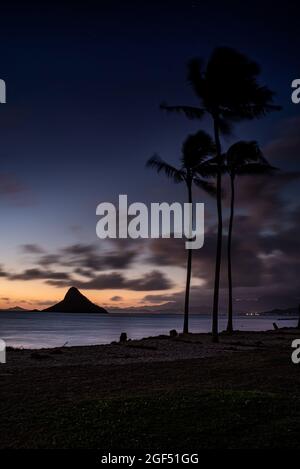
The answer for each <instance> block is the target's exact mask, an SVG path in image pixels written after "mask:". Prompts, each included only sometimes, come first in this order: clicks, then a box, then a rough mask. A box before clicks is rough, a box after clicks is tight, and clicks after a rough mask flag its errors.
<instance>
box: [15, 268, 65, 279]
mask: <svg viewBox="0 0 300 469" xmlns="http://www.w3.org/2000/svg"><path fill="white" fill-rule="evenodd" d="M9 279H10V280H49V279H51V280H69V279H70V275H69V274H68V273H65V272H53V271H50V270H41V269H37V268H33V269H26V270H24V272H21V273H17V274H11V275H9Z"/></svg>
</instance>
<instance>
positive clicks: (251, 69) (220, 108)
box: [161, 47, 280, 342]
mask: <svg viewBox="0 0 300 469" xmlns="http://www.w3.org/2000/svg"><path fill="white" fill-rule="evenodd" d="M259 73H260V68H259V66H258V64H257V63H256V62H253V61H252V60H249V59H248V58H247V57H246V56H245V55H243V54H241V53H239V52H237V51H235V50H234V49H231V48H227V47H219V48H216V49H215V50H214V51H213V53H212V55H211V57H210V59H209V61H208V63H207V64H206V67H204V66H203V62H202V61H201V60H199V59H193V60H191V61H190V62H189V64H188V80H189V82H190V84H191V85H192V88H193V90H194V92H195V94H196V97H197V98H198V99H199V101H200V106H182V105H180V106H168V105H166V104H162V105H161V108H163V109H165V110H167V111H173V112H179V113H183V114H184V115H185V116H186V117H188V118H189V119H202V117H203V116H204V115H205V114H208V115H210V116H211V118H212V124H213V131H214V139H215V143H216V155H217V162H218V164H217V214H218V232H217V249H216V267H215V282H214V299H213V312H212V314H213V317H212V336H213V341H214V342H218V312H219V288H220V271H221V256H222V231H223V220H222V170H221V168H222V149H221V134H229V133H230V130H231V124H232V123H233V122H237V121H240V120H243V119H254V118H258V117H262V116H264V115H265V114H266V113H268V112H271V111H274V110H279V109H280V108H279V106H275V105H274V104H273V96H274V93H273V92H272V91H271V90H269V89H268V88H267V87H266V86H261V85H260V84H259V83H258V81H257V77H258V75H259Z"/></svg>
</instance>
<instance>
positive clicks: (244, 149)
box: [226, 140, 267, 170]
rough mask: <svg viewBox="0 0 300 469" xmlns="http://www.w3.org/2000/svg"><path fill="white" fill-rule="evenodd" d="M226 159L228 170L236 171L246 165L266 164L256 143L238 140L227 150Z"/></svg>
mask: <svg viewBox="0 0 300 469" xmlns="http://www.w3.org/2000/svg"><path fill="white" fill-rule="evenodd" d="M226 159H227V164H228V167H229V169H233V170H235V169H237V168H238V167H240V166H243V165H245V164H247V163H251V162H256V163H258V162H259V163H263V162H264V163H267V161H266V159H265V158H264V156H263V154H262V152H261V150H260V148H259V146H258V143H257V142H255V141H244V140H240V141H238V142H236V143H234V144H233V145H231V147H229V149H228V150H227V153H226Z"/></svg>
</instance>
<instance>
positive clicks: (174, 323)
mask: <svg viewBox="0 0 300 469" xmlns="http://www.w3.org/2000/svg"><path fill="white" fill-rule="evenodd" d="M274 321H278V323H279V325H280V327H283V326H294V325H296V323H297V319H296V318H295V319H294V320H292V319H291V320H287V319H285V320H282V319H280V318H278V317H267V318H266V317H257V316H256V317H245V316H238V317H237V318H236V320H235V328H236V329H239V330H245V331H246V330H252V331H254V330H256V331H262V330H268V329H272V328H273V327H272V323H273V322H274ZM225 326H226V317H225V316H223V317H221V318H220V330H222V329H224V328H225ZM210 327H211V319H210V316H208V315H203V314H191V316H190V330H191V332H208V331H209V330H210ZM170 329H177V330H178V331H181V329H182V315H181V314H163V313H159V314H158V313H155V314H153V313H152V314H151V313H134V314H114V313H111V314H109V315H104V316H100V315H96V314H64V313H42V314H41V313H22V312H7V313H3V312H1V313H0V338H1V339H4V340H5V341H6V344H7V345H8V346H13V347H22V348H43V347H57V346H62V345H64V344H67V345H68V346H71V345H94V344H106V343H110V342H112V341H113V340H118V339H119V337H120V334H121V332H126V333H127V336H128V338H131V339H140V338H143V337H149V336H154V335H159V334H168V333H169V330H170Z"/></svg>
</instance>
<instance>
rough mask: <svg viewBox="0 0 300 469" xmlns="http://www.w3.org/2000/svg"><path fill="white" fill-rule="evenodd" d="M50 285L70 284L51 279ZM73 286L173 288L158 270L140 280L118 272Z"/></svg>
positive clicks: (144, 288) (122, 288) (96, 288)
mask: <svg viewBox="0 0 300 469" xmlns="http://www.w3.org/2000/svg"><path fill="white" fill-rule="evenodd" d="M47 283H48V284H49V285H53V286H56V287H67V286H69V285H70V282H66V281H64V279H62V281H61V280H60V279H58V280H56V279H50V280H48V281H47ZM72 285H74V286H76V287H77V288H81V289H83V290H106V289H109V290H134V291H151V290H167V289H169V288H171V287H172V285H173V284H172V282H171V281H170V280H169V279H168V278H167V277H166V276H165V275H164V274H163V273H162V272H159V271H157V270H153V271H152V272H149V273H147V274H146V275H144V277H141V278H138V279H128V278H126V277H125V276H124V275H122V274H120V273H118V272H112V273H108V274H99V275H97V276H95V277H94V278H92V279H91V280H88V281H78V280H74V279H73V280H72Z"/></svg>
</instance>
